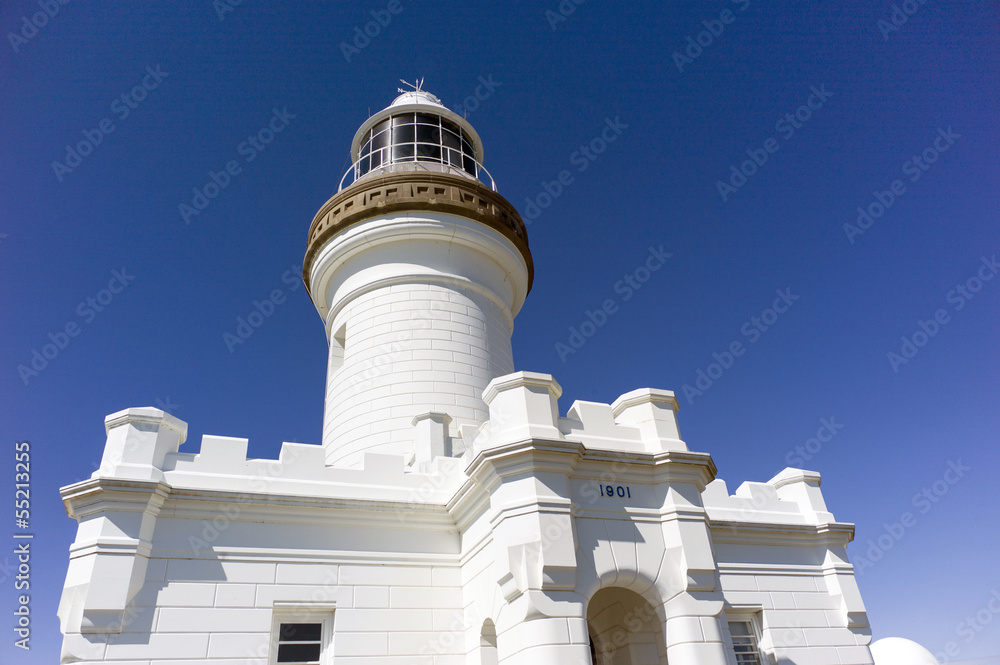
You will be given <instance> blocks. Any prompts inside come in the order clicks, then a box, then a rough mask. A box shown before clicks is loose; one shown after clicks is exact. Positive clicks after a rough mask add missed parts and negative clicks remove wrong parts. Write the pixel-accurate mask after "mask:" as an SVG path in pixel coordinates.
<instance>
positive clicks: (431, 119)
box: [417, 113, 438, 125]
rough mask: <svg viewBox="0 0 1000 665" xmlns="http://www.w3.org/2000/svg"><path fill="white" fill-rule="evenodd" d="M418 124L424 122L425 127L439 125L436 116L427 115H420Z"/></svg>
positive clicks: (418, 115)
mask: <svg viewBox="0 0 1000 665" xmlns="http://www.w3.org/2000/svg"><path fill="white" fill-rule="evenodd" d="M417 122H422V123H424V124H425V125H436V124H438V117H437V116H436V115H427V114H425V113H418V114H417Z"/></svg>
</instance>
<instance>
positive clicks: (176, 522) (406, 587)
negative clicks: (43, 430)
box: [59, 289, 871, 665]
mask: <svg viewBox="0 0 1000 665" xmlns="http://www.w3.org/2000/svg"><path fill="white" fill-rule="evenodd" d="M429 291H430V289H428V292H429ZM390 293H391V292H390ZM389 311H392V310H391V307H390V310H389ZM359 316H360V315H359ZM560 392H561V389H560V388H559V386H558V384H557V383H556V382H555V381H554V379H552V377H550V376H548V375H543V374H532V373H524V372H522V373H516V374H511V375H508V376H504V377H500V378H498V379H496V380H494V381H492V382H490V384H489V385H488V386H487V388H486V390H485V395H484V403H485V404H486V405H487V407H488V409H489V413H488V417H489V422H488V423H486V424H484V425H483V427H481V428H480V429H479V430H475V429H474V428H463V430H462V433H463V438H462V440H461V441H457V440H450V441H448V442H447V443H448V445H451V446H453V447H454V448H455V449H461V450H464V453H463V454H462V456H461V457H458V458H455V457H446V456H437V457H435V458H433V459H431V460H430V461H427V462H420V463H418V464H416V465H412V466H407V465H406V462H407V457H408V456H406V455H401V454H393V455H382V454H371V453H369V454H366V455H364V457H363V464H362V465H360V467H358V468H337V467H332V466H327V465H326V464H325V463H324V458H325V451H324V449H323V448H322V447H320V446H310V445H305V444H288V443H286V444H284V445H283V446H282V450H281V454H280V457H279V459H278V460H248V459H247V458H246V450H247V441H246V440H245V439H234V438H227V437H217V436H206V437H204V438H203V440H202V444H201V449H200V452H198V453H197V454H195V453H188V452H180V450H179V447H180V445H181V444H182V443H183V442H184V438H185V436H186V425H185V424H184V423H183V422H181V421H178V420H177V419H175V418H172V417H170V416H168V415H166V414H163V413H162V412H160V411H158V410H156V409H148V408H147V409H131V410H126V411H123V412H120V413H118V414H113V415H112V416H109V417H108V419H107V421H106V423H107V428H108V443H107V446H106V449H105V456H104V460H103V462H102V466H101V468H100V469H99V470H98V471H97V472H96V473H95V474H94V477H93V478H92V479H91V480H89V481H84V482H82V483H77V484H76V485H73V486H70V487H67V488H64V490H63V496H64V500H65V502H66V505H67V508H68V510H69V512H70V515H71V516H73V517H74V518H76V519H78V520H79V521H80V528H79V531H78V534H77V539H76V542H75V543H74V544H73V547H72V549H71V552H72V554H71V556H72V559H71V564H70V568H69V572H68V574H67V580H66V588H65V592H64V596H63V600H62V602H61V603H60V610H59V616H60V619H61V621H62V625H63V630H64V633H65V641H64V655H63V662H66V663H70V662H84V663H97V662H118V663H120V664H125V665H140V664H141V665H195V663H205V662H212V663H234V664H235V663H245V664H247V665H264V663H266V657H267V654H268V650H269V647H270V644H269V642H270V635H271V631H272V626H273V625H274V620H275V619H274V618H275V616H276V614H275V613H276V612H279V613H280V612H282V611H287V610H288V606H289V604H292V605H293V606H295V607H300V608H301V607H313V609H314V610H315V612H318V613H326V614H325V615H330V616H332V642H331V646H330V650H329V654H330V655H331V658H332V659H333V660H332V662H325V663H324V665H361V664H363V663H370V664H374V663H379V664H385V663H389V664H400V665H401V664H403V663H417V664H418V665H535V664H536V663H572V664H573V665H577V664H578V663H580V664H581V665H582V664H583V663H586V661H587V659H588V655H587V654H588V653H589V649H588V646H587V644H588V634H589V633H591V632H592V633H594V634H595V635H596V636H597V638H598V641H599V642H600V643H601V646H602V648H604V647H607V646H608V645H612V646H615V645H618V644H619V643H621V644H622V645H624V647H623V648H624V649H625V650H626V651H628V652H630V653H632V654H633V656H634V657H635V658H639V659H640V661H642V665H646V664H645V662H644V661H646V660H649V659H650V658H652V657H653V654H662V653H666V655H667V658H669V660H670V664H671V665H734V662H735V656H734V655H733V650H732V639H731V636H730V635H729V630H728V623H727V621H728V620H729V619H731V618H733V617H739V618H743V617H748V616H749V617H752V618H753V620H754V621H756V622H757V623H758V625H759V628H760V630H761V638H762V639H761V642H760V644H761V647H762V649H763V651H764V652H765V653H766V654H768V655H769V657H773V658H774V659H776V662H778V663H781V665H871V656H870V652H869V650H868V646H867V645H868V642H869V640H870V631H869V629H868V624H867V618H866V616H865V611H864V604H863V603H862V601H861V597H860V594H859V592H858V589H857V585H856V583H855V581H854V577H853V569H852V568H851V566H850V564H849V562H848V561H847V558H846V550H845V547H846V543H847V542H848V541H849V540H850V538H851V536H852V533H853V530H852V527H851V525H849V524H844V523H839V522H836V521H835V520H834V518H833V515H832V514H831V513H829V512H828V511H827V509H826V505H825V503H824V501H823V497H822V493H821V491H820V489H819V483H820V478H819V475H818V474H816V473H812V472H807V471H801V470H795V469H786V470H785V471H783V472H781V473H779V474H778V475H777V476H775V477H774V478H772V479H771V480H769V481H768V482H766V483H744V484H743V485H741V486H740V487H739V489H737V490H736V493H735V494H733V495H730V494H729V491H728V489H727V487H726V484H725V483H724V482H722V481H721V480H714V481H713V480H712V479H713V478H714V477H715V467H714V464H713V463H712V461H711V458H710V456H708V455H707V454H705V453H697V452H691V451H689V450H688V449H687V445H686V444H685V443H684V442H683V441H682V440H681V439H680V438H679V434H678V430H677V424H676V418H675V410H676V408H677V407H676V399H675V397H674V395H673V394H672V393H669V392H668V391H653V390H640V391H633V392H631V393H628V394H627V395H623V396H622V397H620V398H619V399H618V400H616V401H615V403H614V404H612V405H607V404H595V403H587V402H576V403H574V404H573V405H572V407H571V408H570V409H569V412H568V415H567V416H566V417H560V416H559V413H558V410H557V399H558V397H559V394H560ZM411 436H414V437H417V433H416V432H411ZM435 436H438V438H439V439H441V437H442V436H443V435H435ZM414 440H418V439H414ZM435 441H436V442H434V441H431V440H430V439H428V440H427V441H425V442H424V443H423V444H420V445H422V446H424V447H426V448H427V449H428V450H430V449H434V450H442V449H443V447H442V446H444V444H443V443H442V441H441V440H437V439H435ZM425 452H426V451H425ZM599 485H603V486H604V487H605V488H606V487H608V486H614V487H616V488H617V487H619V486H621V487H622V488H623V491H622V492H621V493H619V492H618V491H617V490H616V491H615V492H614V493H613V494H603V495H602V494H601V493H600V492H596V491H595V488H596V487H598V486H599ZM624 488H628V489H627V491H625V490H624ZM602 497H603V498H602ZM626 591H627V592H626ZM595 599H596V600H595ZM592 603H593V605H592ZM615 607H621V608H626V607H627V608H628V609H627V610H621V611H624V612H625V614H626V616H623V617H621V618H620V619H616V618H615V617H614V616H612V614H613V613H614V611H613V610H612V609H610V608H615ZM609 612H611V614H609ZM588 621H590V622H596V623H590V624H589V623H588ZM484 626H486V628H487V630H486V631H485V633H484ZM493 643H495V645H496V646H495V647H494V646H493ZM654 646H655V649H654V648H653V647H654ZM661 647H662V648H661ZM622 653H624V651H623V652H622ZM620 655H621V654H619V655H616V656H615V658H619V657H620ZM614 662H615V663H618V662H625V661H619V660H614ZM628 663H629V665H639V663H638V662H636V661H635V659H634V658H633V659H632V660H629V661H628Z"/></svg>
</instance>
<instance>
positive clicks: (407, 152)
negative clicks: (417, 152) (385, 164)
mask: <svg viewBox="0 0 1000 665" xmlns="http://www.w3.org/2000/svg"><path fill="white" fill-rule="evenodd" d="M392 161H394V162H399V161H403V162H412V161H413V144H412V143H407V144H405V145H394V146H392Z"/></svg>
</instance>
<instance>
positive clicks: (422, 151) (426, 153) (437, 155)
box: [417, 143, 441, 162]
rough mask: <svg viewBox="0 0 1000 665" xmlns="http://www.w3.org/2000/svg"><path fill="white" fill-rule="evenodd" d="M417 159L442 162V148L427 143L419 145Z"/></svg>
mask: <svg viewBox="0 0 1000 665" xmlns="http://www.w3.org/2000/svg"><path fill="white" fill-rule="evenodd" d="M417 158H418V159H428V160H431V161H435V162H440V161H441V146H437V145H429V144H426V143H418V144H417Z"/></svg>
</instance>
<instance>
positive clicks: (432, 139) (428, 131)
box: [417, 125, 441, 144]
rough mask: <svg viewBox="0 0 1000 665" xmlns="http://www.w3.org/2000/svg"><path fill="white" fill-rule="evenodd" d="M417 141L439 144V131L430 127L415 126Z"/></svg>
mask: <svg viewBox="0 0 1000 665" xmlns="http://www.w3.org/2000/svg"><path fill="white" fill-rule="evenodd" d="M417 141H418V142H420V143H438V144H440V143H441V129H440V128H438V127H432V126H431V125H417Z"/></svg>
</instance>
